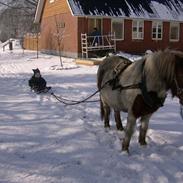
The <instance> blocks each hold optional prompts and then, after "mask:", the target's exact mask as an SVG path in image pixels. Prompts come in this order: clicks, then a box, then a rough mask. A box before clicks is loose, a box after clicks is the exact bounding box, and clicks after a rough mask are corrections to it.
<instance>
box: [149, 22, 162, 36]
mask: <svg viewBox="0 0 183 183" xmlns="http://www.w3.org/2000/svg"><path fill="white" fill-rule="evenodd" d="M154 24H156V37H155V38H153V27H154ZM159 25H161V38H158V26H159ZM151 30H152V34H151V36H152V40H162V39H163V22H161V21H152V29H151Z"/></svg>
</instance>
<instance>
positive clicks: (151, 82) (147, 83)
mask: <svg viewBox="0 0 183 183" xmlns="http://www.w3.org/2000/svg"><path fill="white" fill-rule="evenodd" d="M97 82H98V83H97V84H98V88H99V90H100V100H101V117H102V119H104V125H105V127H110V125H109V115H110V109H111V108H112V109H113V110H114V115H115V121H116V126H117V129H118V130H123V125H122V123H121V119H120V111H124V112H127V113H128V117H127V125H126V128H125V137H124V139H123V142H122V150H124V151H127V152H128V148H129V144H130V139H131V137H132V134H133V131H134V126H135V124H136V120H137V118H140V122H141V126H140V134H139V143H140V144H141V145H146V140H145V138H146V132H147V129H148V124H149V119H150V117H151V115H152V114H153V113H154V112H155V111H156V110H157V109H158V108H159V107H161V106H163V103H164V101H165V98H166V96H167V92H168V91H169V90H170V92H171V93H172V96H173V97H174V96H176V97H178V98H179V101H180V103H181V104H183V53H182V52H178V51H173V50H168V49H167V50H165V51H158V52H154V53H152V54H149V55H147V56H145V57H144V58H142V59H140V60H137V61H135V62H133V63H131V62H130V61H129V60H127V59H124V58H121V57H119V56H111V57H107V58H106V59H104V61H103V63H102V64H101V65H100V66H99V69H98V73H97Z"/></svg>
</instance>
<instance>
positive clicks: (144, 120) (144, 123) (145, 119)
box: [139, 114, 152, 145]
mask: <svg viewBox="0 0 183 183" xmlns="http://www.w3.org/2000/svg"><path fill="white" fill-rule="evenodd" d="M151 115H152V114H149V115H146V116H142V117H141V120H140V122H141V125H140V133H139V143H140V145H147V142H146V134H147V129H148V126H149V119H150V117H151Z"/></svg>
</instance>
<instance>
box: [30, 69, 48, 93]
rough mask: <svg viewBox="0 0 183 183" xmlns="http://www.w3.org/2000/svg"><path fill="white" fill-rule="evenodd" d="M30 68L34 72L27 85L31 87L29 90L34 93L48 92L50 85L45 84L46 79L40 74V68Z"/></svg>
mask: <svg viewBox="0 0 183 183" xmlns="http://www.w3.org/2000/svg"><path fill="white" fill-rule="evenodd" d="M32 70H33V72H34V74H33V76H32V77H31V79H30V80H29V86H30V87H31V90H33V91H34V92H36V93H42V92H43V93H46V92H48V91H49V90H50V89H51V87H47V86H46V80H45V79H44V78H43V77H42V76H41V73H40V70H39V69H38V68H37V69H32Z"/></svg>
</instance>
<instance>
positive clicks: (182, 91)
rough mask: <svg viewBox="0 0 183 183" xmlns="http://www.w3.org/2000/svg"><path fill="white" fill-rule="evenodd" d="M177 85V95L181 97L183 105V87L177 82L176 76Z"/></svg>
mask: <svg viewBox="0 0 183 183" xmlns="http://www.w3.org/2000/svg"><path fill="white" fill-rule="evenodd" d="M174 82H175V86H176V90H177V92H176V95H177V97H178V98H179V99H180V102H181V104H182V105H183V88H181V87H180V86H179V84H178V82H177V79H176V77H175V78H174Z"/></svg>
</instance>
